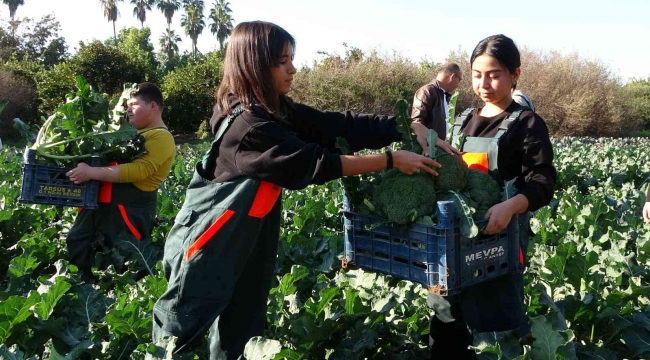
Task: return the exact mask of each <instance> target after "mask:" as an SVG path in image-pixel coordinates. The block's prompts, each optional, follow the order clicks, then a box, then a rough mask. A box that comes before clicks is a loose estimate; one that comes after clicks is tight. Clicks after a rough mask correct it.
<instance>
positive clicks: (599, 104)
mask: <svg viewBox="0 0 650 360" xmlns="http://www.w3.org/2000/svg"><path fill="white" fill-rule="evenodd" d="M520 51H521V63H522V65H521V77H520V79H519V81H518V84H517V88H518V89H521V90H523V91H524V92H526V93H527V94H528V95H529V96H530V97H531V99H532V100H533V103H534V104H535V108H536V110H537V112H538V113H539V114H540V115H541V116H542V117H543V118H544V119H545V120H546V124H547V125H548V128H549V131H550V132H551V134H552V135H555V136H566V135H571V136H618V135H626V134H629V133H630V132H634V131H636V130H638V129H639V128H640V123H638V122H637V121H636V120H635V119H634V117H633V115H631V114H632V113H631V111H630V110H629V109H627V106H628V105H626V104H627V101H628V99H629V96H630V95H629V94H626V93H625V92H622V91H621V89H622V86H621V83H620V79H619V78H618V77H617V76H616V75H615V74H613V73H612V72H611V70H610V69H609V67H607V66H606V65H605V64H603V63H601V62H599V61H596V60H589V59H585V58H582V57H580V56H579V55H577V54H569V55H563V54H560V53H558V52H554V51H550V52H543V51H532V50H529V49H527V48H525V47H522V48H520ZM447 60H448V61H456V62H457V63H458V64H459V65H460V66H461V68H462V69H463V73H464V74H465V75H464V79H463V82H462V83H461V86H460V88H459V91H460V93H461V94H460V96H459V99H458V102H457V104H458V108H459V109H458V111H462V109H465V108H467V107H469V106H472V107H477V106H481V101H480V100H479V99H478V97H477V96H476V95H475V94H474V91H473V90H472V82H471V68H470V64H469V54H468V53H467V52H464V51H462V52H461V51H458V52H452V53H451V54H450V55H449V57H448V58H447Z"/></svg>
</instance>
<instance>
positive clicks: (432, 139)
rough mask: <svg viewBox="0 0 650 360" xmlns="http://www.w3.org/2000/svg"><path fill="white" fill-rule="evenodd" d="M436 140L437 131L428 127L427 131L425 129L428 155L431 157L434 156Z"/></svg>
mask: <svg viewBox="0 0 650 360" xmlns="http://www.w3.org/2000/svg"><path fill="white" fill-rule="evenodd" d="M437 140H438V133H437V132H436V131H435V130H433V129H429V131H427V144H428V145H429V157H430V158H432V159H433V158H435V157H436V141H437Z"/></svg>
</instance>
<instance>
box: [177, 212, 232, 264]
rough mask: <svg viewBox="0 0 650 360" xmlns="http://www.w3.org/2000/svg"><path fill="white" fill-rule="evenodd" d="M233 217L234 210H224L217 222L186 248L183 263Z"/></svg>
mask: <svg viewBox="0 0 650 360" xmlns="http://www.w3.org/2000/svg"><path fill="white" fill-rule="evenodd" d="M233 215H235V211H234V210H226V212H224V213H223V214H221V216H219V218H218V219H217V221H215V222H214V223H213V224H212V225H210V227H209V228H208V229H207V230H206V231H205V232H204V233H203V234H201V236H199V238H198V239H196V241H195V242H194V243H193V244H192V245H190V247H189V248H187V251H186V252H185V261H187V260H189V259H191V258H192V256H194V254H196V252H197V251H199V250H201V248H202V247H203V246H204V245H205V244H207V242H208V241H210V239H212V238H213V237H214V236H215V235H216V234H217V232H219V230H220V229H221V228H222V227H223V226H224V225H225V224H226V223H227V222H228V220H230V218H232V217H233Z"/></svg>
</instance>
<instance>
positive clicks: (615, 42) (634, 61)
mask: <svg viewBox="0 0 650 360" xmlns="http://www.w3.org/2000/svg"><path fill="white" fill-rule="evenodd" d="M24 1H25V5H23V6H21V7H19V8H18V11H17V15H16V16H17V17H18V18H22V17H31V18H36V19H38V18H41V17H42V16H45V15H47V14H49V13H54V15H55V17H56V18H57V20H58V21H59V22H60V23H61V27H62V31H61V35H62V36H64V37H65V39H66V41H67V43H68V46H69V50H70V52H72V53H74V52H75V51H76V49H77V48H78V43H79V41H90V40H92V39H100V40H105V39H107V38H109V37H112V36H113V25H112V23H110V22H108V21H107V20H106V19H105V18H104V17H103V13H102V9H101V6H100V2H99V0H24ZM213 1H214V0H205V3H206V10H205V15H206V16H207V15H208V14H209V8H210V7H211V6H212V2H213ZM129 2H130V0H125V1H124V2H123V3H121V4H120V5H119V7H118V9H119V11H120V17H119V19H118V21H117V24H116V26H117V29H118V31H119V29H120V28H123V27H130V26H136V27H140V22H139V21H138V20H137V19H136V18H135V16H134V15H133V5H131V4H130V3H129ZM230 8H231V9H232V16H233V18H234V19H235V24H237V23H239V22H242V21H251V20H265V21H271V22H274V23H276V24H278V25H280V26H282V27H283V28H285V29H286V30H287V31H289V32H290V33H291V34H292V35H293V36H294V37H295V38H296V45H297V46H296V55H295V63H296V65H297V66H298V67H299V66H302V65H310V64H311V63H312V62H313V61H314V60H317V59H320V58H322V56H323V55H319V54H318V52H319V51H324V52H328V53H338V54H343V53H344V52H345V48H344V46H343V43H347V44H348V46H354V47H357V48H360V49H362V50H364V51H369V50H372V49H375V50H378V51H379V52H380V53H384V54H392V53H393V52H397V53H399V54H401V55H402V56H405V57H407V58H410V59H412V60H413V61H416V62H418V61H421V60H423V59H427V60H430V61H437V62H442V61H444V59H445V57H446V56H447V55H448V54H449V52H450V51H455V50H459V49H461V50H466V51H467V52H468V53H471V51H472V49H473V48H474V46H476V44H477V43H478V42H479V41H480V40H481V39H483V38H485V37H487V36H489V35H493V34H497V33H502V34H505V35H507V36H509V37H511V38H512V39H513V40H514V41H515V42H516V43H517V44H518V45H519V46H525V47H527V48H529V49H534V50H542V51H550V50H555V51H559V52H561V53H573V52H577V53H578V54H579V55H580V56H582V57H583V58H587V59H590V60H599V61H602V62H603V63H605V64H607V65H608V66H609V67H610V69H611V70H612V71H613V72H614V73H615V74H617V75H619V76H620V77H621V79H622V80H623V81H629V80H630V79H633V78H644V79H646V78H648V77H650V46H649V45H650V0H543V1H540V0H538V1H535V2H533V1H532V0H520V1H514V0H454V1H449V0H447V1H433V0H399V1H398V0H327V1H323V0H230ZM181 14H182V12H177V13H176V14H175V15H174V18H173V21H172V28H173V29H174V30H176V33H177V34H180V35H181V37H182V38H183V41H182V43H181V44H179V47H180V49H181V51H183V50H186V49H187V50H189V49H191V40H190V39H189V37H187V36H185V34H184V32H183V30H182V28H181V26H180V19H181ZM0 18H2V19H3V20H7V19H8V18H9V9H8V7H7V6H6V5H4V4H0ZM207 22H208V20H207V19H206V23H207ZM145 26H148V27H150V28H151V32H152V38H151V41H152V43H153V44H154V46H155V47H156V49H158V48H159V45H158V38H159V37H160V35H161V34H162V33H163V32H164V29H165V28H166V27H167V23H166V20H165V17H164V16H163V14H162V13H161V12H160V11H159V10H158V9H154V10H153V12H150V13H148V14H147V21H146V22H145ZM218 47H219V44H218V42H217V40H216V37H215V36H214V35H212V34H211V33H210V31H209V27H206V29H205V30H204V32H203V34H202V35H201V36H200V37H199V39H198V48H199V51H201V52H208V51H212V50H214V49H218Z"/></svg>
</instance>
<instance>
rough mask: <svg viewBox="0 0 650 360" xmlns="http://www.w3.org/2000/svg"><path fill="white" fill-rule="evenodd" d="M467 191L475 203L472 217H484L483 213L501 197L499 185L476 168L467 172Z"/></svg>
mask: <svg viewBox="0 0 650 360" xmlns="http://www.w3.org/2000/svg"><path fill="white" fill-rule="evenodd" d="M467 191H468V192H469V197H470V198H472V200H474V201H475V202H476V203H477V207H476V213H474V218H476V219H479V218H481V219H482V218H484V217H485V213H486V212H487V211H488V210H489V209H490V208H491V207H492V206H493V205H494V204H496V203H498V202H499V200H500V199H501V187H500V186H499V183H497V182H496V181H495V180H494V179H493V178H492V177H491V176H490V175H488V174H486V173H484V172H482V171H480V170H476V169H470V170H469V171H468V172H467Z"/></svg>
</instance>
